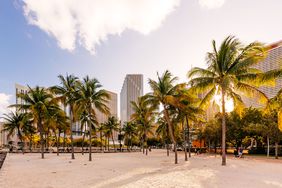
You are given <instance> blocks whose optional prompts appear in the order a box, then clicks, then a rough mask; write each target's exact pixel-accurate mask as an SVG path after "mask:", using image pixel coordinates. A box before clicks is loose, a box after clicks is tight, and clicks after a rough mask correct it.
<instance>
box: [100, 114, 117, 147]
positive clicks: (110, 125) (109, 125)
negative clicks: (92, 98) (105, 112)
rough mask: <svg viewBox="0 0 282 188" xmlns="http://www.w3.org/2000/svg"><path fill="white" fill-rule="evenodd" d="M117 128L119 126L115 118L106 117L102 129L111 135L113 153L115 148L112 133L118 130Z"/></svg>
mask: <svg viewBox="0 0 282 188" xmlns="http://www.w3.org/2000/svg"><path fill="white" fill-rule="evenodd" d="M118 126H119V123H118V120H117V118H116V117H115V116H110V117H108V120H107V121H106V122H105V123H104V128H105V129H108V130H109V132H110V134H111V137H112V141H113V145H114V150H115V151H116V147H115V140H114V131H118V130H119V129H118Z"/></svg>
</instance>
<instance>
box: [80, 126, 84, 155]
mask: <svg viewBox="0 0 282 188" xmlns="http://www.w3.org/2000/svg"><path fill="white" fill-rule="evenodd" d="M84 140H85V131H84V133H83V136H82V143H81V154H82V155H84V148H83V146H84Z"/></svg>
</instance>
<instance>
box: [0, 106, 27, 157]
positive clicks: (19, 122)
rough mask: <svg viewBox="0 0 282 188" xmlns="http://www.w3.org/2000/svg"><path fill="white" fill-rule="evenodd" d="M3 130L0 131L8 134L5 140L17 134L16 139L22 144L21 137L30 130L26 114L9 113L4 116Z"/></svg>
mask: <svg viewBox="0 0 282 188" xmlns="http://www.w3.org/2000/svg"><path fill="white" fill-rule="evenodd" d="M3 119H4V121H5V123H4V129H3V130H2V131H5V132H8V134H7V138H8V139H9V138H10V137H11V136H13V135H14V134H15V133H17V137H18V138H19V140H20V142H21V143H23V141H24V140H23V138H24V137H23V136H24V134H25V133H27V132H29V130H32V129H31V128H30V127H32V123H31V119H30V116H29V114H28V113H18V112H10V113H9V114H4V117H3ZM22 152H24V148H22Z"/></svg>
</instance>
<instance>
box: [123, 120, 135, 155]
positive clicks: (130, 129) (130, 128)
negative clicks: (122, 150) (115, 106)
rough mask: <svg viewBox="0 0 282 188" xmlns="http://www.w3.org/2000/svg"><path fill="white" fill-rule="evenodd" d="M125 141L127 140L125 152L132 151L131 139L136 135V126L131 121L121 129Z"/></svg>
mask: <svg viewBox="0 0 282 188" xmlns="http://www.w3.org/2000/svg"><path fill="white" fill-rule="evenodd" d="M122 131H123V133H124V137H125V139H127V150H129V151H131V150H132V139H133V137H134V136H135V135H136V125H135V124H134V122H132V121H128V122H125V123H124V125H123V128H122Z"/></svg>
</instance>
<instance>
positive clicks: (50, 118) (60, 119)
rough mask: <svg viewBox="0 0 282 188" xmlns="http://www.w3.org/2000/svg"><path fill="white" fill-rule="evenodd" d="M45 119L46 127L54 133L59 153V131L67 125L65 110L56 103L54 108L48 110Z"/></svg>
mask: <svg viewBox="0 0 282 188" xmlns="http://www.w3.org/2000/svg"><path fill="white" fill-rule="evenodd" d="M45 119H46V121H45V123H46V125H47V127H48V129H51V130H52V131H53V133H54V136H55V140H56V146H57V155H59V145H60V133H61V131H62V130H64V129H66V127H67V126H68V124H69V122H68V118H67V116H66V114H65V112H64V111H63V110H62V109H61V108H59V106H58V105H57V106H56V108H53V109H51V110H49V111H48V114H47V117H46V118H45Z"/></svg>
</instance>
